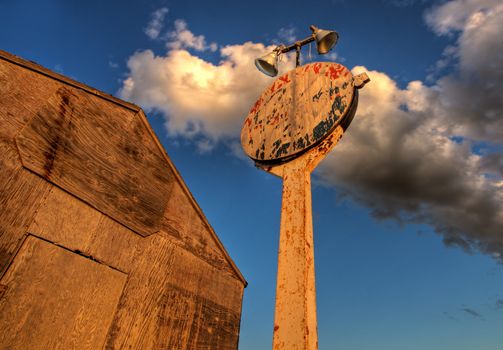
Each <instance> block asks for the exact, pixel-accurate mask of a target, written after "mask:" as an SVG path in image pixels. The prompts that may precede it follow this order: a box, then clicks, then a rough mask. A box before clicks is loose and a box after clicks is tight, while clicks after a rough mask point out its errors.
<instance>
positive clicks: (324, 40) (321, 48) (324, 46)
mask: <svg viewBox="0 0 503 350" xmlns="http://www.w3.org/2000/svg"><path fill="white" fill-rule="evenodd" d="M309 28H310V29H311V31H312V32H313V33H312V34H311V35H310V36H308V37H307V38H305V39H303V40H299V41H296V42H295V43H293V44H292V45H290V46H285V45H279V46H277V47H276V48H275V49H274V50H273V51H272V52H270V53H268V54H267V55H264V56H262V57H260V58H257V59H256V60H255V66H257V68H258V70H259V71H261V72H262V73H264V74H266V75H268V76H270V77H275V76H276V75H277V74H278V57H279V55H281V54H283V53H287V52H289V51H292V50H295V51H296V57H295V58H296V66H299V61H300V48H301V47H302V46H304V45H306V44H308V43H311V42H313V41H316V49H317V50H318V53H319V54H320V55H323V54H325V53H327V52H329V51H330V50H331V49H332V48H333V47H334V46H335V44H337V40H339V34H337V32H335V31H333V30H325V29H320V28H318V27H316V26H310V27H309Z"/></svg>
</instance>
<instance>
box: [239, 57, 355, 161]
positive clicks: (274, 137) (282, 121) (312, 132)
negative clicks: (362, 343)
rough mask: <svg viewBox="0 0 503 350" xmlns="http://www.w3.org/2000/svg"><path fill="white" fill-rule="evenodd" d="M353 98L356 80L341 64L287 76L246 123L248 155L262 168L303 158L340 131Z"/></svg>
mask: <svg viewBox="0 0 503 350" xmlns="http://www.w3.org/2000/svg"><path fill="white" fill-rule="evenodd" d="M353 94H354V86H353V76H352V74H351V72H350V71H349V70H348V69H347V68H346V67H344V66H342V65H340V64H338V63H331V62H317V63H311V64H307V65H304V66H300V67H297V68H296V69H293V70H291V71H289V72H287V73H285V74H284V75H283V76H281V77H279V78H278V79H276V80H275V81H274V82H273V83H272V84H271V85H270V86H269V87H268V88H267V89H265V90H264V92H263V93H262V95H261V96H260V97H259V98H258V100H257V102H256V103H255V104H254V106H253V107H252V109H251V110H250V113H249V114H248V116H247V117H246V119H245V122H244V125H243V129H242V131H241V143H242V146H243V149H244V151H245V153H246V154H247V155H248V156H249V157H251V158H252V159H254V160H255V161H258V162H271V161H272V162H278V161H284V160H287V159H289V158H292V157H293V156H296V155H299V154H301V153H302V152H304V151H305V150H307V149H309V148H311V147H313V146H314V145H315V144H317V143H318V142H320V141H321V140H323V138H325V137H326V136H327V135H328V134H329V133H330V132H331V131H332V130H333V129H334V128H335V127H336V126H337V124H338V123H339V122H340V119H341V118H342V116H343V115H344V114H345V112H346V109H347V108H348V106H349V105H350V104H351V101H352V99H353Z"/></svg>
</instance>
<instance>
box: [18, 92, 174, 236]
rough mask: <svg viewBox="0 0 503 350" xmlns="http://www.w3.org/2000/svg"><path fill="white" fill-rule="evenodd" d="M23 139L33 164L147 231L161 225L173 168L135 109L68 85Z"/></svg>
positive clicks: (26, 161)
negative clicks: (123, 107) (167, 165)
mask: <svg viewBox="0 0 503 350" xmlns="http://www.w3.org/2000/svg"><path fill="white" fill-rule="evenodd" d="M16 142H17V145H18V149H19V153H20V155H21V159H22V162H23V165H24V166H25V167H27V168H28V169H30V170H32V171H33V172H35V173H37V174H39V175H40V176H42V177H43V178H45V179H47V180H48V181H50V182H52V183H54V184H56V185H58V186H59V187H61V188H63V189H65V190H67V191H68V192H70V193H72V194H73V195H75V196H76V197H78V198H80V199H82V200H83V201H85V202H87V203H89V204H90V205H91V206H93V207H94V208H96V209H98V210H100V211H102V212H103V213H105V214H107V215H109V216H110V217H112V218H114V219H115V220H117V221H118V222H120V223H122V224H123V225H125V226H127V227H129V228H131V229H132V230H133V231H135V232H137V233H138V234H140V235H142V236H148V235H150V234H152V233H154V232H157V231H158V230H159V226H160V221H161V219H162V216H163V214H164V209H165V207H166V202H167V197H168V195H169V192H170V187H171V184H172V175H171V174H170V173H169V172H168V171H167V169H166V163H165V161H164V160H163V159H162V158H161V156H160V155H159V154H158V150H157V148H156V147H155V145H153V142H152V140H150V139H149V137H147V132H146V130H144V129H143V125H142V124H141V123H140V122H139V121H138V120H135V115H134V114H132V113H131V111H128V110H125V109H120V108H117V107H116V106H114V105H111V104H110V103H107V102H106V101H104V100H102V99H99V98H93V97H92V96H89V95H88V94H87V93H85V92H80V91H77V90H74V91H72V90H69V89H68V88H66V87H64V88H61V89H59V90H58V91H57V93H56V94H54V95H53V96H52V97H51V98H49V100H48V101H47V104H46V105H44V106H43V107H42V108H41V109H40V110H39V111H37V114H36V116H35V117H34V118H33V119H32V120H31V122H30V123H29V124H28V125H27V126H26V127H25V128H24V129H23V130H22V131H21V133H20V134H19V135H18V137H17V139H16Z"/></svg>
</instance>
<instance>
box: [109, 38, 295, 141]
mask: <svg viewBox="0 0 503 350" xmlns="http://www.w3.org/2000/svg"><path fill="white" fill-rule="evenodd" d="M273 48H274V47H273V46H270V47H266V46H264V45H263V44H255V43H251V42H246V43H244V44H241V45H229V46H225V47H223V48H221V49H220V55H221V57H222V60H221V61H220V63H219V64H213V63H211V62H207V61H205V60H203V59H201V58H199V57H197V56H194V55H192V54H191V53H190V52H188V51H187V50H183V49H172V50H170V51H169V52H168V53H167V55H166V56H156V55H154V53H153V52H152V51H150V50H147V51H141V52H137V53H135V54H134V55H133V56H131V57H130V58H129V61H128V67H129V70H130V72H129V77H128V78H127V79H126V80H125V81H124V83H123V86H122V88H121V90H120V92H119V95H120V96H121V97H122V98H124V99H126V100H130V101H133V102H136V103H138V104H139V105H141V106H142V107H143V108H145V109H147V110H157V111H160V112H161V113H163V115H164V116H165V117H166V127H167V130H168V132H169V133H170V134H171V135H183V136H186V137H193V136H195V135H202V136H204V137H206V138H208V139H211V140H215V141H216V140H218V139H222V138H232V137H236V135H239V130H240V129H241V126H242V122H243V119H244V117H245V116H246V115H247V113H248V111H249V109H250V106H251V105H252V104H253V102H254V101H255V100H256V99H257V97H258V96H259V95H260V93H261V91H262V89H263V88H265V86H266V85H267V84H269V83H271V82H272V81H271V79H270V78H268V77H266V76H265V75H263V74H262V73H260V72H259V71H258V70H257V69H256V68H255V65H254V60H255V58H257V57H259V56H261V55H263V54H264V53H265V52H268V51H270V50H272V49H273ZM285 60H286V61H285V62H283V63H282V65H281V66H282V69H290V68H292V60H291V59H287V58H285Z"/></svg>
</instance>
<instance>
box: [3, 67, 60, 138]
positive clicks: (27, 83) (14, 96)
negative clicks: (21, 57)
mask: <svg viewBox="0 0 503 350" xmlns="http://www.w3.org/2000/svg"><path fill="white" fill-rule="evenodd" d="M60 86H61V84H59V83H57V82H56V81H54V80H53V79H50V78H47V77H43V76H40V75H38V74H35V73H33V72H30V71H28V70H26V69H23V68H21V67H19V66H15V65H13V64H11V63H9V62H7V61H4V60H1V59H0V122H1V125H2V127H1V128H0V135H1V136H0V137H2V138H3V139H4V140H12V141H13V139H14V136H15V135H16V134H17V133H18V132H19V131H20V130H21V128H22V127H23V126H24V125H26V123H28V122H29V121H30V120H31V118H33V116H34V115H35V112H36V111H37V110H39V109H40V107H41V106H42V105H44V104H45V103H46V101H47V99H48V98H49V97H50V96H51V95H53V94H54V93H55V92H56V90H57V89H58V88H59V87H60Z"/></svg>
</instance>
